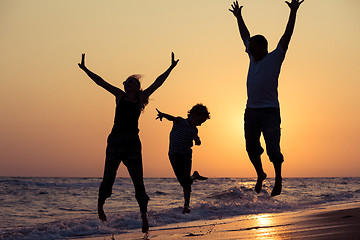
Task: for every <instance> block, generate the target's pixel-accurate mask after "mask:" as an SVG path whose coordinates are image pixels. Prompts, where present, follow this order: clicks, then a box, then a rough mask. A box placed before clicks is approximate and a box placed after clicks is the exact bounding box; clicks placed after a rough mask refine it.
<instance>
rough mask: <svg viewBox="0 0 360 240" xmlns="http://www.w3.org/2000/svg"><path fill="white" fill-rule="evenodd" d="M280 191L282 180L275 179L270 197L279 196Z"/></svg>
mask: <svg viewBox="0 0 360 240" xmlns="http://www.w3.org/2000/svg"><path fill="white" fill-rule="evenodd" d="M281 189H282V178H275V185H274V188H273V190H272V192H271V196H272V197H274V196H277V195H280V193H281Z"/></svg>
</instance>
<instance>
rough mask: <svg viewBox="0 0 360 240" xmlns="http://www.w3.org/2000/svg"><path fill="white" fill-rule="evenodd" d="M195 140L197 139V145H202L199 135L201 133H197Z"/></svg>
mask: <svg viewBox="0 0 360 240" xmlns="http://www.w3.org/2000/svg"><path fill="white" fill-rule="evenodd" d="M194 141H195V145H197V146H200V145H201V141H200V137H199V135H197V134H196V135H195V136H194Z"/></svg>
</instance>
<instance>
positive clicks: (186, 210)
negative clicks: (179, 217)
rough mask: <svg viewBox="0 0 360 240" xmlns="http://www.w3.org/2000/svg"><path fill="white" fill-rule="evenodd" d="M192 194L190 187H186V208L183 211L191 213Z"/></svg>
mask: <svg viewBox="0 0 360 240" xmlns="http://www.w3.org/2000/svg"><path fill="white" fill-rule="evenodd" d="M190 194H191V190H189V189H184V200H185V203H184V210H183V213H190Z"/></svg>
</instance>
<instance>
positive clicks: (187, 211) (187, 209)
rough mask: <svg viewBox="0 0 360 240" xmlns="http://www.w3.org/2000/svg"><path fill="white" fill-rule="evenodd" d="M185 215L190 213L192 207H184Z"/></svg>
mask: <svg viewBox="0 0 360 240" xmlns="http://www.w3.org/2000/svg"><path fill="white" fill-rule="evenodd" d="M183 213H184V214H185V213H190V207H189V206H186V205H184V209H183Z"/></svg>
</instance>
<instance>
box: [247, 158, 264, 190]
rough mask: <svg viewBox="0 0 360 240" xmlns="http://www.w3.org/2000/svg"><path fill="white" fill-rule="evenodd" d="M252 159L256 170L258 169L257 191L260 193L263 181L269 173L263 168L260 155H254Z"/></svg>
mask: <svg viewBox="0 0 360 240" xmlns="http://www.w3.org/2000/svg"><path fill="white" fill-rule="evenodd" d="M250 161H251V163H252V164H253V166H254V168H255V171H256V174H257V181H256V184H255V192H256V193H260V192H261V188H262V183H263V181H264V180H265V179H266V177H267V175H266V173H265V172H264V170H263V167H262V163H261V158H260V156H258V157H252V158H251V159H250Z"/></svg>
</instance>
